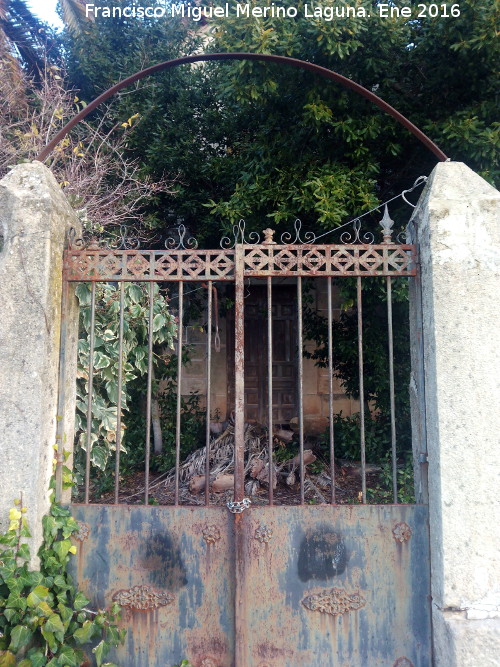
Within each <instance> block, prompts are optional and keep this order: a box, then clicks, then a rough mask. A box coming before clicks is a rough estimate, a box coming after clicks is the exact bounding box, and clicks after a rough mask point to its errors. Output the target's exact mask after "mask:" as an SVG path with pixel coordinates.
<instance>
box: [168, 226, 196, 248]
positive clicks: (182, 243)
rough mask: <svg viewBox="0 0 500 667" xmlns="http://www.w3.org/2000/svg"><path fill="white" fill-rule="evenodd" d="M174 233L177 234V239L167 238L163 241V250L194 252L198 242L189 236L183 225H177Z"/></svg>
mask: <svg viewBox="0 0 500 667" xmlns="http://www.w3.org/2000/svg"><path fill="white" fill-rule="evenodd" d="M175 231H176V234H178V238H174V237H173V236H169V237H168V238H167V239H166V240H165V248H166V249H167V250H196V248H197V247H198V241H197V240H196V239H195V237H194V236H193V235H192V234H189V232H188V230H187V229H186V227H185V225H179V226H178V227H177V229H176V230H175ZM186 236H187V238H186Z"/></svg>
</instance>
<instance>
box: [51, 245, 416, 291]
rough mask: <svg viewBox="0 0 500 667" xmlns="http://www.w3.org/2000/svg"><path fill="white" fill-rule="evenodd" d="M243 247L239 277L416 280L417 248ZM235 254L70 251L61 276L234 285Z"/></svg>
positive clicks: (382, 246)
mask: <svg viewBox="0 0 500 667" xmlns="http://www.w3.org/2000/svg"><path fill="white" fill-rule="evenodd" d="M242 247H244V266H243V274H244V276H245V277H252V276H253V277H259V276H260V277H262V276H303V277H306V276H325V277H327V276H332V277H335V276H414V275H416V261H415V259H416V255H415V246H413V245H400V244H394V245H392V244H380V245H359V244H354V245H317V246H316V245H315V246H303V245H301V246H296V245H290V246H278V245H265V244H262V245H258V246H242ZM234 272H235V251H234V250H182V251H178V250H175V251H174V250H159V251H156V250H114V251H111V250H91V249H90V250H71V249H70V250H68V251H67V252H66V254H65V260H64V276H65V279H66V280H68V281H70V282H75V281H122V280H123V281H166V282H178V281H181V280H182V281H199V280H217V281H226V282H234V280H235V273H234Z"/></svg>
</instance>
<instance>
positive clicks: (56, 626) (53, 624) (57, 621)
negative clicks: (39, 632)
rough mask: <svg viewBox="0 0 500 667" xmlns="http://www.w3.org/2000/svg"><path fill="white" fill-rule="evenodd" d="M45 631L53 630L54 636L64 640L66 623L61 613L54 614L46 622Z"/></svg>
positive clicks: (61, 640)
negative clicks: (64, 623)
mask: <svg viewBox="0 0 500 667" xmlns="http://www.w3.org/2000/svg"><path fill="white" fill-rule="evenodd" d="M45 631H46V632H52V633H53V634H54V637H55V638H56V639H57V640H58V641H59V642H61V644H62V643H63V641H64V625H63V622H62V620H61V617H60V616H59V614H52V616H49V618H48V619H47V621H46V623H45Z"/></svg>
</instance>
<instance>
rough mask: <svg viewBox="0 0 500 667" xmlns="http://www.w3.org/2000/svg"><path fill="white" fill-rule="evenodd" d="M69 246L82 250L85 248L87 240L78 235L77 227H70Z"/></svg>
mask: <svg viewBox="0 0 500 667" xmlns="http://www.w3.org/2000/svg"><path fill="white" fill-rule="evenodd" d="M68 248H70V249H72V250H82V249H83V248H85V240H84V239H83V238H82V237H81V236H78V232H77V230H76V228H75V227H70V228H69V229H68Z"/></svg>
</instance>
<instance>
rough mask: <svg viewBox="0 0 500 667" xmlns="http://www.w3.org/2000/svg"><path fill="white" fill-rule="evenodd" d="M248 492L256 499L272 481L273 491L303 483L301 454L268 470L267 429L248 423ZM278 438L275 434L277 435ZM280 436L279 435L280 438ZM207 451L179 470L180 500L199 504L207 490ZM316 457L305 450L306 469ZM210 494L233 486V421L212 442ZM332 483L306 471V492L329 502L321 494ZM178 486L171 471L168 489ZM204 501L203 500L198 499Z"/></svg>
mask: <svg viewBox="0 0 500 667" xmlns="http://www.w3.org/2000/svg"><path fill="white" fill-rule="evenodd" d="M244 433H245V469H244V470H245V493H246V494H247V496H250V497H255V496H256V495H258V494H259V493H260V492H263V491H264V492H265V491H266V490H267V489H268V487H269V482H270V481H271V480H272V485H273V489H276V487H277V486H278V485H282V486H285V488H289V489H291V488H293V487H296V486H297V485H298V483H299V482H300V469H299V465H300V461H299V455H297V456H294V457H290V459H288V460H287V461H284V462H282V463H275V462H273V464H272V469H271V471H270V469H269V456H268V437H267V433H266V431H265V429H263V428H262V427H261V426H259V425H252V424H245V431H244ZM275 437H276V434H275ZM278 437H279V436H278ZM206 457H207V450H206V447H201V448H200V449H197V450H196V451H195V452H193V453H192V454H190V455H189V456H188V458H187V459H186V460H185V461H184V463H182V464H181V465H180V467H179V490H180V497H181V500H188V499H189V500H191V501H193V500H194V501H195V502H196V496H197V495H198V494H201V493H202V492H203V491H204V490H205V482H206V478H205V466H206ZM315 460H316V456H315V455H314V454H313V453H312V451H311V450H310V449H307V450H305V451H304V466H305V467H306V466H307V465H308V464H310V463H313V462H314V461H315ZM209 483H210V492H211V493H224V492H226V491H230V490H232V488H233V485H234V423H232V422H230V423H229V424H228V426H227V428H226V430H225V431H224V432H223V433H221V435H220V436H218V437H217V438H215V439H214V440H212V442H211V443H210V477H209ZM330 484H331V480H330V476H329V475H328V474H326V473H325V472H322V473H320V475H317V476H314V475H311V474H309V473H308V472H307V468H306V470H305V482H304V490H305V493H306V494H308V493H314V495H315V496H316V497H317V498H318V499H319V500H321V501H322V502H323V501H326V499H325V498H324V496H323V494H322V492H321V491H322V490H323V491H324V490H325V489H326V488H327V487H329V486H330ZM174 486H175V468H172V470H170V471H169V473H168V475H167V478H166V480H165V490H166V491H167V492H168V491H171V490H172V489H173V488H174ZM199 502H201V499H200V500H199Z"/></svg>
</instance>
